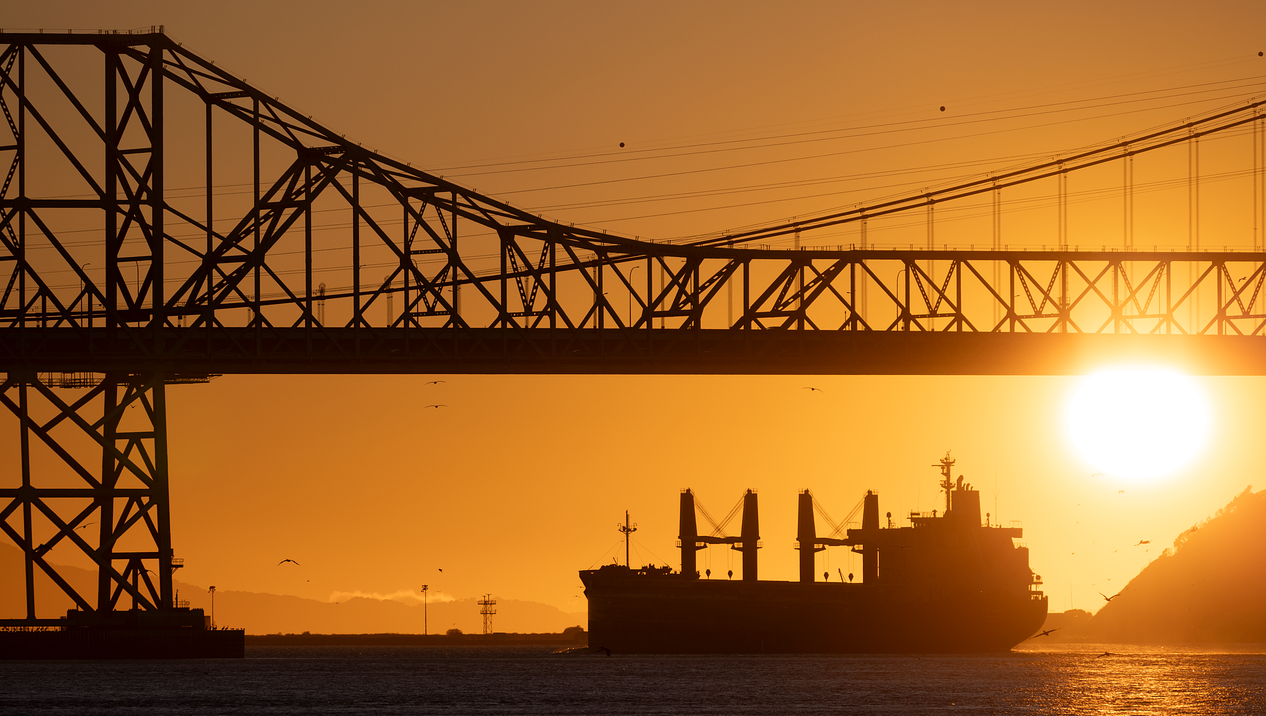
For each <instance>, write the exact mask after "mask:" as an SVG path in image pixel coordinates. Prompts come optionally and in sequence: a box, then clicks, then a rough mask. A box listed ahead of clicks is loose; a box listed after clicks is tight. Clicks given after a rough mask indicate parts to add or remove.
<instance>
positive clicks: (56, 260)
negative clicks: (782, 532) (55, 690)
mask: <svg viewBox="0 0 1266 716" xmlns="http://www.w3.org/2000/svg"><path fill="white" fill-rule="evenodd" d="M76 63H78V64H76ZM85 65H86V66H87V67H88V70H87V71H74V70H72V69H68V68H72V67H79V68H82V67H83V66H85ZM1262 105H1263V102H1249V103H1246V104H1244V105H1243V106H1242V107H1237V108H1234V109H1231V110H1227V111H1221V112H1216V113H1212V114H1208V115H1203V116H1201V117H1198V118H1195V119H1189V120H1187V121H1185V122H1184V123H1182V124H1179V125H1174V126H1173V127H1169V128H1165V129H1161V130H1156V131H1152V132H1150V133H1146V134H1142V135H1138V136H1133V137H1130V138H1127V139H1125V140H1122V141H1121V142H1119V143H1113V144H1110V145H1104V146H1101V147H1096V148H1093V149H1089V150H1085V151H1082V152H1079V153H1075V154H1071V155H1068V156H1063V157H1058V158H1055V159H1052V160H1050V161H1048V162H1039V163H1035V164H1031V165H1028V166H1024V167H1020V168H1016V169H1013V170H1006V171H1002V172H996V173H993V174H991V175H989V176H988V177H986V178H982V179H978V180H972V181H966V182H963V183H960V184H956V185H953V186H948V187H942V188H940V189H937V190H936V191H929V192H925V193H923V194H918V195H910V196H906V197H902V198H898V199H893V200H891V201H886V202H882V203H877V204H872V205H869V206H859V207H856V208H854V209H851V210H848V211H840V212H836V213H830V214H823V215H818V216H815V217H812V218H807V219H804V220H800V221H797V222H791V223H784V224H780V225H773V226H766V227H762V228H759V229H755V230H751V231H747V232H736V233H729V234H719V235H715V236H709V237H704V238H700V239H698V240H693V241H686V242H678V243H661V242H653V241H643V240H639V239H637V238H629V237H627V236H617V235H615V234H608V233H607V232H605V231H602V230H594V229H588V228H583V227H575V226H572V225H568V224H564V223H562V222H558V221H552V220H548V219H546V218H543V217H541V216H538V215H535V214H533V213H531V212H529V211H525V210H523V209H521V208H516V207H514V206H512V205H510V204H508V203H506V202H503V201H498V200H496V199H494V198H491V197H488V196H483V195H481V194H478V193H476V192H475V191H472V190H470V189H467V188H465V187H463V186H459V185H457V184H455V183H453V182H451V181H446V180H444V179H443V178H442V177H439V176H435V175H433V174H430V173H427V172H425V171H422V170H420V169H417V168H414V167H412V166H411V165H410V164H409V163H407V162H404V161H400V160H396V159H392V158H389V157H387V156H384V155H382V154H380V153H378V152H375V151H372V150H370V149H367V148H365V147H362V146H361V145H359V144H357V143H354V142H351V141H349V140H347V139H345V138H344V136H342V135H340V134H338V133H335V132H333V131H331V130H329V129H327V128H326V127H324V126H322V125H321V124H320V123H318V122H316V121H314V120H312V119H311V118H310V117H309V116H307V115H305V114H303V113H301V112H299V111H298V110H296V109H295V108H292V107H290V106H288V105H286V104H285V103H283V102H282V101H280V100H279V99H278V98H277V97H274V96H269V95H267V94H265V93H264V92H263V91H261V90H260V89H258V88H256V87H253V86H251V85H249V84H248V83H247V82H246V81H245V80H242V79H240V78H238V77H236V76H234V75H232V74H230V73H228V72H226V71H224V70H223V69H220V68H218V67H216V65H215V64H214V62H211V61H209V60H207V59H204V58H202V57H199V56H198V55H196V54H194V53H193V52H190V51H188V50H186V49H184V48H183V47H181V46H180V45H179V44H178V43H176V42H174V41H173V40H171V39H170V38H168V37H167V36H165V35H164V34H163V33H162V32H161V28H151V29H149V30H145V31H139V32H137V31H133V32H101V33H95V34H73V33H66V34H48V33H13V32H9V33H0V110H3V114H4V118H5V122H4V123H3V124H2V125H0V172H3V174H4V180H3V186H2V188H0V244H2V247H0V371H4V376H5V377H4V380H3V383H2V384H0V402H3V404H4V406H5V407H6V408H7V409H8V410H9V411H10V412H11V413H12V415H13V416H14V417H15V418H16V421H15V422H16V424H17V433H18V440H17V441H16V442H17V446H18V447H17V451H16V452H17V454H15V455H6V456H5V457H4V461H5V462H4V464H3V468H0V469H2V470H3V472H0V485H3V486H2V487H0V530H3V532H4V533H5V534H7V535H8V537H9V539H11V540H12V541H13V542H14V543H15V544H16V545H18V547H20V548H21V550H22V552H23V555H24V570H25V575H24V580H25V582H24V583H25V590H26V591H25V596H26V616H25V618H21V619H14V620H8V621H6V622H4V624H7V625H10V626H13V625H22V626H35V625H52V624H56V623H57V620H56V619H49V618H47V617H48V616H49V615H46V614H45V615H40V616H37V609H36V598H35V583H36V575H37V574H40V573H42V574H43V575H45V576H46V577H47V578H48V579H50V580H52V582H54V583H55V584H56V585H57V587H59V588H60V589H61V590H62V591H63V592H65V594H66V595H68V596H69V597H70V599H71V600H73V601H74V603H75V604H76V605H77V607H78V609H80V610H82V611H84V612H97V613H105V612H111V611H114V610H121V609H124V608H129V607H130V608H133V609H139V610H147V611H163V610H169V609H176V608H179V607H180V605H178V604H177V603H176V602H175V600H174V598H173V592H172V573H173V571H174V570H175V569H176V568H178V567H179V566H180V560H179V559H178V558H176V557H175V556H174V553H173V549H172V544H171V533H170V519H171V517H170V509H169V508H170V506H169V499H168V481H169V474H168V461H167V439H166V429H167V428H166V398H165V388H164V386H165V385H168V384H171V383H173V382H199V381H205V380H208V379H209V378H210V377H211V376H214V375H219V374H228V373H380V374H381V373H607V374H620V373H693V374H704V373H707V374H717V373H729V374H761V373H763V374H796V373H803V374H879V373H888V374H1062V373H1077V372H1082V371H1084V370H1086V369H1088V368H1090V367H1092V366H1094V365H1096V364H1099V363H1101V362H1103V361H1105V360H1164V361H1167V362H1171V363H1177V364H1180V365H1183V366H1185V367H1186V368H1187V369H1188V370H1191V371H1194V372H1204V373H1218V374H1243V375H1249V374H1251V375H1260V374H1263V372H1266V338H1264V337H1263V334H1266V309H1264V308H1263V303H1264V301H1263V299H1264V296H1263V290H1262V289H1263V286H1266V252H1263V251H1262V250H1261V249H1260V247H1259V242H1258V240H1257V238H1256V237H1254V241H1253V245H1254V250H1252V251H1231V250H1223V251H1199V250H1195V249H1196V248H1197V245H1195V244H1194V243H1193V245H1191V246H1189V247H1187V248H1186V249H1184V250H1175V251H1169V250H1159V249H1153V250H1134V248H1133V239H1132V237H1131V236H1130V235H1129V234H1128V233H1127V235H1126V237H1125V241H1124V243H1123V245H1122V247H1121V248H1120V249H1108V248H1107V247H1102V246H1101V247H1099V248H1094V247H1087V248H1086V249H1084V250H1083V249H1081V248H1080V247H1079V246H1078V240H1077V236H1076V235H1075V234H1074V235H1072V236H1069V235H1068V232H1067V230H1066V225H1065V222H1064V221H1063V219H1061V224H1060V237H1059V238H1060V240H1059V241H1058V242H1057V245H1056V246H1055V247H1054V248H1052V249H1051V250H1021V249H1010V248H1009V247H1008V246H1005V245H1003V244H1002V243H1001V241H1000V238H999V234H1000V230H999V229H998V225H999V221H1000V220H999V218H998V217H997V215H996V212H997V206H998V197H999V196H1000V195H1001V194H1002V192H1004V191H1007V190H1009V189H1011V188H1012V187H1019V186H1022V185H1026V184H1032V183H1033V182H1039V181H1044V180H1045V181H1056V182H1058V183H1059V186H1060V187H1061V189H1060V194H1059V196H1060V202H1061V203H1060V207H1059V211H1060V212H1061V214H1060V215H1061V217H1062V216H1064V212H1065V211H1066V207H1065V205H1064V203H1063V202H1064V201H1065V195H1066V192H1065V188H1064V187H1065V186H1066V183H1067V180H1068V177H1069V176H1070V175H1073V174H1076V173H1078V172H1081V171H1083V170H1088V169H1092V168H1094V167H1098V166H1101V165H1105V164H1110V163H1121V164H1123V165H1125V166H1127V167H1129V166H1132V164H1131V163H1132V161H1133V158H1134V157H1135V156H1138V155H1142V154H1146V153H1148V152H1153V151H1156V150H1160V149H1163V148H1166V147H1173V146H1179V145H1183V144H1191V143H1195V142H1198V141H1199V140H1200V139H1201V138H1202V137H1206V136H1210V135H1216V134H1218V133H1222V132H1229V131H1234V130H1238V131H1241V132H1244V131H1251V132H1252V133H1253V135H1254V138H1255V142H1256V144H1255V146H1256V147H1257V148H1256V149H1254V152H1253V168H1252V173H1253V176H1254V181H1255V182H1256V183H1255V186H1256V187H1263V186H1266V181H1263V180H1262V176H1261V175H1262V165H1263V164H1264V163H1266V162H1263V161H1262V160H1261V154H1262V151H1263V150H1262V147H1266V134H1263V120H1262V117H1263V113H1262V109H1263V108H1262ZM1125 176H1126V177H1127V179H1126V181H1127V185H1126V186H1125V188H1124V193H1123V196H1124V201H1125V202H1126V205H1127V210H1129V211H1132V209H1130V208H1128V207H1130V206H1131V202H1132V198H1131V191H1132V186H1131V185H1130V184H1129V183H1128V182H1132V172H1130V171H1128V170H1127V172H1126V173H1125ZM225 187H229V188H232V189H233V190H232V191H226V190H225ZM1260 191H1261V189H1260V188H1255V189H1254V196H1255V197H1256V196H1257V195H1258V194H1259V193H1260ZM990 197H992V198H993V201H994V207H995V217H994V231H993V232H992V235H991V236H985V237H982V239H981V241H980V244H979V248H976V247H975V246H971V247H970V248H967V249H963V248H950V247H948V246H944V245H942V246H941V247H940V248H937V245H936V243H935V241H934V240H933V236H934V234H933V227H934V223H935V217H936V212H938V211H942V210H943V207H945V206H952V205H954V203H955V202H963V201H973V200H975V201H979V200H980V199H982V198H984V199H988V198H990ZM1263 203H1266V202H1263ZM1260 212H1261V208H1255V210H1254V220H1255V221H1256V220H1257V217H1258V215H1259V214H1260ZM903 215H905V216H913V217H916V218H918V217H924V218H925V221H926V223H927V236H928V240H927V242H926V243H923V244H920V245H919V246H915V245H910V247H909V248H907V249H894V248H878V247H876V246H874V245H873V244H871V243H868V242H867V239H866V236H867V234H866V228H865V227H866V226H867V223H868V222H874V221H879V220H883V219H884V218H885V217H895V216H903ZM1263 223H1266V221H1264V222H1263ZM850 224H851V225H854V226H858V227H860V229H861V231H860V240H859V241H858V242H855V243H853V244H850V245H843V246H823V245H820V244H819V245H813V246H809V245H805V246H801V245H799V237H800V236H801V235H802V234H805V235H811V234H812V232H814V231H818V230H821V229H825V228H829V227H839V226H843V225H850ZM788 238H793V241H792V243H791V245H790V246H786V245H785V244H786V240H787V239H788ZM780 241H781V242H782V243H783V244H784V245H781V246H779V247H773V246H770V244H771V242H780ZM66 389H77V390H74V391H73V392H70V391H67V390H66ZM137 408H139V409H137ZM14 484H16V486H11V485H14ZM68 553H78V554H80V555H83V556H86V557H87V558H89V559H90V560H91V561H92V562H93V563H95V564H96V566H97V570H98V574H99V578H98V583H97V587H96V593H95V594H92V593H85V594H81V593H80V592H79V591H77V590H76V588H75V587H74V586H73V585H71V584H69V583H68V582H67V581H66V580H65V579H64V578H63V577H62V576H61V575H59V574H58V572H57V569H56V568H55V567H54V566H53V565H52V564H50V562H49V561H48V557H49V556H50V554H53V555H64V554H68ZM41 617H43V618H41Z"/></svg>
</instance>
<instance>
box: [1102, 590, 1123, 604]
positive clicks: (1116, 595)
mask: <svg viewBox="0 0 1266 716" xmlns="http://www.w3.org/2000/svg"><path fill="white" fill-rule="evenodd" d="M1099 596H1101V597H1103V601H1105V602H1110V601H1112V600H1113V599H1116V598H1117V597H1119V596H1121V593H1120V592H1117V593H1116V594H1113V595H1112V596H1110V597H1109V596H1108V595H1106V594H1104V593H1103V592H1099Z"/></svg>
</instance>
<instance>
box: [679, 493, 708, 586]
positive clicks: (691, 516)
mask: <svg viewBox="0 0 1266 716" xmlns="http://www.w3.org/2000/svg"><path fill="white" fill-rule="evenodd" d="M677 532H678V534H677V539H679V540H681V573H682V574H684V575H686V576H687V577H696V576H698V575H699V568H698V566H697V565H696V562H695V552H697V551H698V550H700V549H703V546H702V545H700V544H699V528H698V526H697V524H696V522H695V494H694V493H693V492H691V491H690V490H689V488H687V489H685V490H682V492H681V521H680V527H679V528H678V531H677Z"/></svg>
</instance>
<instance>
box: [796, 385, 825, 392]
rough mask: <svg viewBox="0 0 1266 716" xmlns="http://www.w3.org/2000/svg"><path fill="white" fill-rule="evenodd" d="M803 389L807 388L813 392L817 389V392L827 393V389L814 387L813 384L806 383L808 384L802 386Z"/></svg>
mask: <svg viewBox="0 0 1266 716" xmlns="http://www.w3.org/2000/svg"><path fill="white" fill-rule="evenodd" d="M801 390H807V391H809V392H810V393H812V392H813V391H815V390H816V391H817V392H819V393H825V392H826V391H825V390H822V389H821V388H814V387H813V386H812V385H806V386H804V387H803V388H801Z"/></svg>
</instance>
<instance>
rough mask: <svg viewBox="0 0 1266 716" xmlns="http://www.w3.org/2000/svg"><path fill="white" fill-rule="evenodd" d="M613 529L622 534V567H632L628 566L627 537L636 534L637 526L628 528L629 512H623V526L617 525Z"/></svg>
mask: <svg viewBox="0 0 1266 716" xmlns="http://www.w3.org/2000/svg"><path fill="white" fill-rule="evenodd" d="M615 528H616V530H618V531H619V532H622V533H623V534H624V566H625V567H632V565H631V564H629V539H630V538H629V535H631V534H633V533H634V532H637V525H636V524H635V525H633V526H632V527H630V526H629V511H628V510H625V511H624V524H619V523H617V524H616V526H615Z"/></svg>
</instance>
